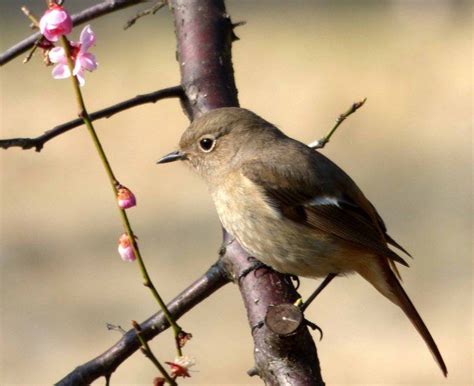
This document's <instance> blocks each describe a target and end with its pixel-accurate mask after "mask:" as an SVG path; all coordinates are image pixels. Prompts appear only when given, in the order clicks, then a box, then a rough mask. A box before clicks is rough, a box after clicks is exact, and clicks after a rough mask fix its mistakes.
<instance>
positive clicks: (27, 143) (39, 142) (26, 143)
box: [0, 86, 184, 151]
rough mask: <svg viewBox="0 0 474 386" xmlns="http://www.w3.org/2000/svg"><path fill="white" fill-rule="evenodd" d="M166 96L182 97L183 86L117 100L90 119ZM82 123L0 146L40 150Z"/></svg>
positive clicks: (8, 140)
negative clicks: (47, 143) (120, 100)
mask: <svg viewBox="0 0 474 386" xmlns="http://www.w3.org/2000/svg"><path fill="white" fill-rule="evenodd" d="M167 98H180V99H182V98H184V91H183V88H182V87H181V86H174V87H169V88H164V89H162V90H158V91H154V92H151V93H149V94H142V95H137V96H135V97H133V98H130V99H127V100H125V101H122V102H119V103H117V104H115V105H112V106H109V107H106V108H104V109H102V110H98V111H94V112H93V113H91V114H90V119H91V120H92V121H95V120H97V119H101V118H110V117H111V116H112V115H114V114H117V113H119V112H121V111H124V110H128V109H130V108H132V107H136V106H140V105H143V104H146V103H156V102H157V101H159V100H161V99H167ZM83 124H84V121H83V119H82V118H76V119H73V120H72V121H69V122H66V123H62V124H60V125H58V126H55V127H53V128H52V129H51V130H48V131H46V132H45V133H44V134H42V135H40V136H39V137H35V138H9V139H2V140H0V147H1V148H3V149H8V148H10V147H21V148H22V149H24V150H26V149H32V148H35V149H36V151H41V149H42V148H43V146H44V144H45V143H46V142H48V141H49V140H51V139H53V138H55V137H57V136H58V135H61V134H63V133H65V132H67V131H69V130H71V129H74V128H75V127H79V126H82V125H83Z"/></svg>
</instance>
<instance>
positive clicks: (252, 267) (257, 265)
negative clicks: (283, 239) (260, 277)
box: [238, 256, 271, 281]
mask: <svg viewBox="0 0 474 386" xmlns="http://www.w3.org/2000/svg"><path fill="white" fill-rule="evenodd" d="M247 260H248V261H249V262H251V263H252V264H251V265H250V266H249V267H247V268H245V269H244V270H243V271H242V272H240V275H239V277H238V280H239V281H240V280H241V279H243V278H244V277H245V276H247V275H248V274H249V273H250V272H252V271H253V272H256V271H258V270H259V269H271V268H270V267H269V266H268V265H265V264H263V263H262V262H261V261H258V260H257V259H256V258H255V257H252V256H249V257H247Z"/></svg>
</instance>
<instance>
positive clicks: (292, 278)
mask: <svg viewBox="0 0 474 386" xmlns="http://www.w3.org/2000/svg"><path fill="white" fill-rule="evenodd" d="M285 280H286V281H287V282H288V283H289V284H293V285H294V286H295V290H297V291H298V288H300V278H299V277H298V276H296V275H291V274H288V275H285Z"/></svg>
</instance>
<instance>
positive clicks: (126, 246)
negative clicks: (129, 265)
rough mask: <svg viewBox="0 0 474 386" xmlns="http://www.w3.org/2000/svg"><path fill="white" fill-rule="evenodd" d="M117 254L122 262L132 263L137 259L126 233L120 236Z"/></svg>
mask: <svg viewBox="0 0 474 386" xmlns="http://www.w3.org/2000/svg"><path fill="white" fill-rule="evenodd" d="M118 252H119V254H120V257H121V258H122V260H123V261H129V262H133V261H135V260H136V259H137V257H136V256H135V252H134V251H133V247H132V242H131V240H130V237H129V236H128V235H127V234H126V233H124V234H123V235H122V236H120V239H119V246H118Z"/></svg>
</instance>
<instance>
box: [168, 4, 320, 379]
mask: <svg viewBox="0 0 474 386" xmlns="http://www.w3.org/2000/svg"><path fill="white" fill-rule="evenodd" d="M171 4H172V6H173V12H174V16H175V28H176V35H177V38H178V61H179V63H180V68H181V79H182V82H181V84H182V85H183V88H184V90H185V92H186V96H187V101H188V103H187V104H185V106H184V107H185V110H186V112H187V114H188V116H189V118H190V119H193V118H195V117H197V116H199V115H201V114H202V113H204V112H206V111H208V110H212V109H215V108H220V107H226V106H238V99H237V89H236V87H235V81H234V73H233V66H232V59H231V45H232V41H233V40H235V38H236V37H235V35H234V33H233V25H232V23H231V21H230V18H229V16H228V15H227V13H226V10H225V6H224V2H223V0H173V1H171ZM185 101H186V100H185ZM229 241H230V236H229V235H228V234H227V233H226V232H225V231H224V245H227V248H226V253H225V257H224V261H225V262H226V264H227V267H228V269H229V271H230V272H231V273H232V275H233V277H234V278H240V279H238V281H239V288H240V291H241V295H242V298H243V300H244V304H245V307H246V309H247V315H248V319H249V323H250V326H251V328H252V333H253V338H254V345H255V350H254V352H255V361H256V373H257V374H258V375H260V377H261V378H262V379H263V380H264V382H265V383H266V384H267V385H293V386H296V385H301V386H302V385H305V386H309V385H322V384H323V381H322V377H321V373H320V368H319V361H318V357H317V353H316V347H315V345H314V342H313V340H312V338H311V335H310V334H309V332H308V329H307V327H306V325H305V324H304V323H302V324H300V325H298V326H297V328H296V329H295V330H294V331H293V332H292V333H291V334H289V335H288V336H281V335H277V334H276V333H274V332H272V331H271V330H270V329H269V328H267V326H266V325H265V324H263V325H262V322H263V321H264V319H265V316H266V314H267V311H268V309H269V307H271V306H275V305H279V304H283V303H291V302H294V301H295V300H296V298H297V293H296V291H295V289H294V287H293V285H292V284H291V283H290V282H289V281H288V280H286V278H285V277H284V276H283V275H281V274H278V273H276V272H274V271H272V270H270V269H266V270H265V274H264V275H261V274H260V271H258V273H257V274H255V272H250V273H249V274H247V275H245V276H244V277H241V276H242V275H243V273H244V272H248V270H249V269H251V263H250V262H249V255H248V253H246V252H245V251H244V250H243V249H242V247H241V246H240V245H239V244H238V242H237V241H233V242H232V243H231V244H230V245H228V243H229Z"/></svg>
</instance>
